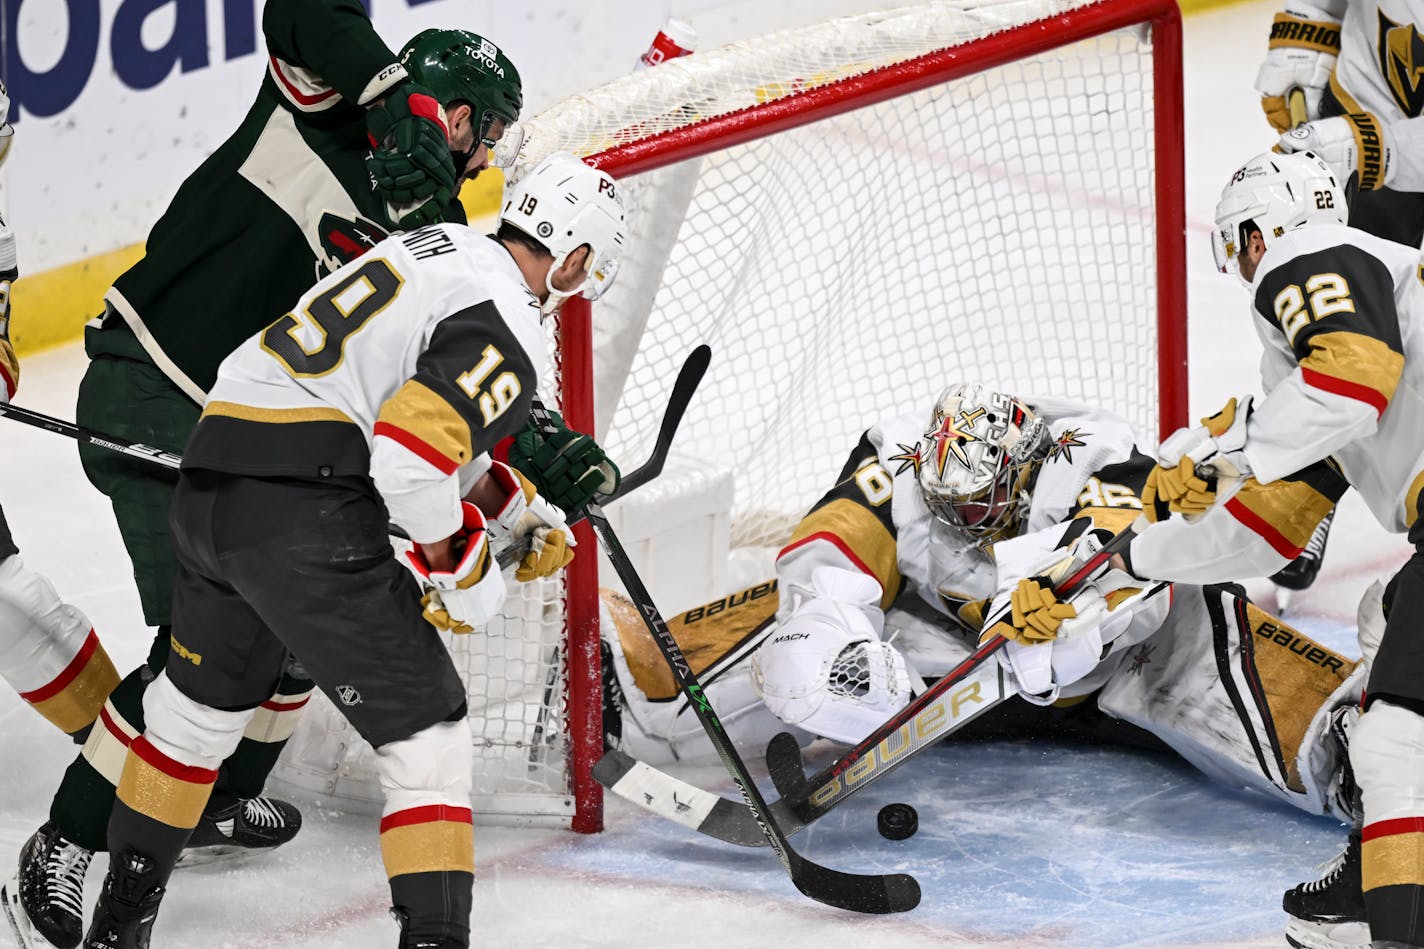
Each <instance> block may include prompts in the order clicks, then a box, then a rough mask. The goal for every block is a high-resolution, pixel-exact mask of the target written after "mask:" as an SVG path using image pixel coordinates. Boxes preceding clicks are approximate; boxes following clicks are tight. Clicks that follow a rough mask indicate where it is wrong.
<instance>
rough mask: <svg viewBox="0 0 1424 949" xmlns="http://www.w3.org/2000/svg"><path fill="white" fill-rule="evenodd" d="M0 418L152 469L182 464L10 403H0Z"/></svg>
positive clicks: (147, 447) (167, 455) (148, 448)
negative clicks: (140, 461) (145, 463)
mask: <svg viewBox="0 0 1424 949" xmlns="http://www.w3.org/2000/svg"><path fill="white" fill-rule="evenodd" d="M0 416H3V417H5V418H10V419H14V420H15V421H17V422H24V423H25V424H26V425H33V426H34V427H35V428H42V429H44V430H45V431H47V432H54V433H55V434H58V435H64V436H66V437H68V438H72V439H74V440H75V441H77V442H80V443H81V444H84V445H94V446H96V447H98V448H107V449H109V451H116V452H118V453H119V454H121V455H128V456H129V457H130V458H142V459H143V460H144V461H151V462H153V463H154V464H155V465H162V466H163V467H165V468H174V469H176V468H178V467H179V466H180V465H182V464H183V457H182V456H181V455H175V454H174V453H173V452H171V451H164V450H163V449H161V448H154V447H153V446H152V445H144V444H141V443H139V442H131V441H127V440H126V439H122V438H116V437H114V436H113V435H105V434H103V433H102V432H95V431H92V430H90V429H87V428H84V427H82V426H80V425H75V424H74V423H73V422H66V421H64V420H63V419H58V418H53V417H51V416H48V415H44V414H42V413H40V412H34V411H31V410H30V409H22V408H20V407H19V406H18V405H14V404H13V403H10V402H0Z"/></svg>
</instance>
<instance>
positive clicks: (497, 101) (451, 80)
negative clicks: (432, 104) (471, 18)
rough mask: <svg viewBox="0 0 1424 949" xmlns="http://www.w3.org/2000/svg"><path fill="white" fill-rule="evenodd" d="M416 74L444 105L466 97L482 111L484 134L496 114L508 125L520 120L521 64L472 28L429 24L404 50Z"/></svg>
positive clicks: (407, 63)
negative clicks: (516, 64) (435, 27)
mask: <svg viewBox="0 0 1424 949" xmlns="http://www.w3.org/2000/svg"><path fill="white" fill-rule="evenodd" d="M400 61H401V65H402V66H404V67H405V69H406V72H408V73H410V77H411V79H413V80H415V81H416V82H418V83H420V84H421V85H422V86H425V87H426V88H427V89H429V90H430V91H431V92H433V93H435V97H436V98H437V99H439V100H440V104H441V105H449V104H450V103H451V102H465V103H468V104H469V106H470V111H471V113H472V117H476V116H477V117H478V119H479V125H478V128H477V131H478V133H479V134H478V135H477V138H479V139H483V138H485V137H486V136H487V133H488V132H489V128H490V124H491V122H493V121H494V119H496V118H499V119H502V120H503V121H504V124H505V126H506V127H508V126H512V125H514V123H515V122H517V121H518V120H519V110H520V109H521V108H522V107H523V106H524V92H523V90H522V88H521V86H520V82H519V70H517V69H515V68H514V63H512V62H510V61H509V57H508V56H506V55H504V53H503V52H502V51H501V50H500V48H499V47H498V46H496V45H494V44H493V43H491V42H490V41H489V40H487V39H485V38H484V37H483V36H480V35H479V34H478V33H471V32H469V31H468V30H424V31H422V32H420V33H417V34H416V35H415V36H414V38H412V39H411V41H410V42H409V43H406V44H405V48H403V49H402V50H401V54H400Z"/></svg>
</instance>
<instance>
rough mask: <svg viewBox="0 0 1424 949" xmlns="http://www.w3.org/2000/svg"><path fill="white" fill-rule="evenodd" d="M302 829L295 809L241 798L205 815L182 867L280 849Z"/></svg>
mask: <svg viewBox="0 0 1424 949" xmlns="http://www.w3.org/2000/svg"><path fill="white" fill-rule="evenodd" d="M301 829H302V814H301V811H299V810H297V809H296V807H295V806H293V805H291V804H288V803H287V802H286V801H279V800H277V799H276V798H273V797H249V798H239V799H238V800H236V801H234V802H233V803H231V804H228V805H225V806H221V807H217V808H214V807H211V806H210V807H209V809H208V810H206V811H204V812H203V816H202V818H201V819H199V821H198V826H197V827H195V828H193V835H192V836H191V837H189V838H188V846H187V848H186V849H184V851H183V853H182V854H181V855H180V856H179V857H178V866H180V867H194V866H200V865H202V864H205V863H212V862H214V861H216V860H221V859H223V858H225V857H231V856H235V855H238V854H245V853H252V852H259V851H267V850H271V849H273V848H275V847H280V846H281V845H282V844H284V843H286V842H287V841H289V840H291V839H292V838H293V837H295V836H296V835H297V831H299V830H301Z"/></svg>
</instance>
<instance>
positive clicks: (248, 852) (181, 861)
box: [174, 844, 280, 868]
mask: <svg viewBox="0 0 1424 949" xmlns="http://www.w3.org/2000/svg"><path fill="white" fill-rule="evenodd" d="M279 846H280V845H279ZM276 849H277V848H276V847H244V846H242V845H241V844H209V845H208V846H206V847H189V848H187V849H186V850H184V851H183V852H182V853H180V854H179V855H178V862H177V863H175V864H174V867H175V868H176V867H204V866H207V865H208V864H210V863H228V864H239V863H245V862H247V861H248V860H251V859H253V858H254V857H265V856H267V855H268V854H269V853H271V852H272V851H274V850H276Z"/></svg>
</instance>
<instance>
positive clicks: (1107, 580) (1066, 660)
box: [981, 529, 1167, 704]
mask: <svg viewBox="0 0 1424 949" xmlns="http://www.w3.org/2000/svg"><path fill="white" fill-rule="evenodd" d="M1110 538H1111V535H1110V534H1108V532H1107V531H1105V530H1102V529H1098V530H1089V531H1086V532H1084V533H1083V534H1082V535H1081V536H1079V537H1078V538H1077V539H1076V540H1074V542H1073V543H1072V544H1071V545H1070V546H1069V547H1068V548H1066V550H1057V551H1054V552H1053V553H1052V554H1051V555H1050V556H1051V557H1052V558H1055V559H1052V560H1050V561H1049V562H1048V563H1047V564H1046V565H1045V566H1044V567H1043V568H1042V569H1041V571H1040V572H1038V573H1036V575H1035V576H1033V577H1030V578H1028V579H1025V580H1021V581H1019V583H1018V585H1017V586H1016V587H1014V589H1013V592H1012V594H1011V595H1010V602H1009V610H1008V611H1007V612H1006V613H1004V612H1001V614H1000V618H999V619H998V620H997V621H994V622H990V623H988V624H986V628H985V631H984V633H983V635H982V636H981V640H984V639H988V638H989V637H991V636H993V635H1001V636H1004V637H1005V638H1006V639H1008V640H1009V642H1008V644H1007V645H1006V646H1005V647H1004V650H1003V652H1002V653H1001V655H1000V662H1001V663H1002V664H1003V665H1004V666H1006V667H1007V668H1008V670H1009V672H1010V673H1011V674H1012V675H1013V677H1014V681H1015V682H1016V683H1017V684H1018V687H1019V690H1020V692H1021V693H1022V694H1023V696H1024V698H1025V699H1026V700H1028V701H1030V702H1034V703H1037V704H1048V703H1051V702H1053V701H1056V700H1057V698H1058V696H1059V692H1060V690H1061V689H1063V688H1064V687H1066V686H1069V685H1072V684H1073V683H1075V682H1078V681H1079V680H1080V679H1082V678H1084V677H1085V676H1087V675H1089V674H1090V673H1091V672H1092V671H1093V670H1094V669H1096V668H1097V667H1098V665H1099V664H1100V663H1101V662H1102V660H1103V658H1104V656H1106V655H1107V652H1108V648H1107V647H1109V646H1111V645H1112V644H1113V643H1114V642H1116V641H1117V640H1118V639H1119V638H1121V637H1122V636H1123V634H1124V633H1126V632H1127V631H1128V630H1129V629H1131V628H1132V627H1133V620H1134V608H1133V607H1131V606H1129V605H1128V604H1129V603H1130V602H1131V601H1133V600H1134V598H1136V597H1138V596H1139V595H1140V594H1141V593H1142V592H1143V591H1142V587H1143V584H1142V582H1141V581H1140V580H1138V579H1136V578H1135V577H1132V576H1130V575H1129V574H1127V573H1124V572H1123V571H1121V570H1117V569H1114V568H1111V567H1107V566H1104V567H1102V568H1099V570H1098V571H1097V572H1096V573H1094V574H1093V575H1092V576H1091V577H1090V578H1089V579H1087V580H1085V581H1084V582H1083V583H1082V584H1081V585H1080V586H1079V587H1078V588H1077V589H1076V590H1074V591H1072V592H1071V593H1068V594H1067V595H1066V598H1060V597H1059V596H1058V594H1056V593H1054V592H1053V590H1052V586H1053V585H1056V584H1058V583H1061V582H1062V581H1063V578H1065V577H1067V576H1068V575H1070V574H1071V573H1072V572H1073V571H1074V570H1076V569H1077V568H1078V567H1079V565H1081V564H1083V563H1085V562H1086V561H1087V560H1088V559H1090V558H1091V557H1092V556H1093V555H1094V554H1096V553H1097V552H1098V551H1099V550H1101V549H1102V548H1103V544H1104V543H1105V542H1106V541H1107V540H1108V539H1110ZM995 599H996V603H997V604H1002V602H1003V596H1002V594H1000V596H998V597H996V598H995ZM1070 601H1071V602H1070ZM1166 602H1167V600H1166V599H1165V598H1163V603H1166ZM999 609H1000V610H1001V611H1003V607H1002V606H999ZM1115 611H1116V612H1115ZM1158 625H1160V622H1156V621H1154V622H1151V623H1149V624H1148V631H1149V632H1150V631H1152V630H1155V629H1156V628H1157V626H1158ZM1049 627H1051V628H1049ZM1020 629H1025V630H1029V631H1031V633H1030V634H1028V635H1017V632H1018V631H1019V630H1020ZM1138 632H1139V633H1140V632H1141V630H1138ZM1010 633H1016V635H1010Z"/></svg>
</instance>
